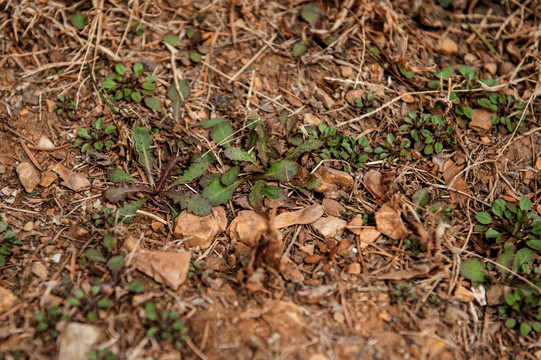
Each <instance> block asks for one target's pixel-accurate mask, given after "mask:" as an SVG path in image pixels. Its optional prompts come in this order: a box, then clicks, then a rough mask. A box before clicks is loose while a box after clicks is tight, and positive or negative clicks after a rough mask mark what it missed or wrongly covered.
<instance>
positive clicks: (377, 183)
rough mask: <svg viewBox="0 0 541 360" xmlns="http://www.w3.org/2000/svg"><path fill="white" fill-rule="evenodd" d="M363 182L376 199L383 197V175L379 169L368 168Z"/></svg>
mask: <svg viewBox="0 0 541 360" xmlns="http://www.w3.org/2000/svg"><path fill="white" fill-rule="evenodd" d="M363 183H364V185H365V186H366V189H367V190H368V191H369V192H370V194H372V196H374V197H375V198H376V199H377V200H382V199H383V198H384V197H385V191H386V189H385V186H384V185H383V175H382V174H381V173H380V172H379V171H376V170H368V172H367V173H366V174H365V175H364V179H363Z"/></svg>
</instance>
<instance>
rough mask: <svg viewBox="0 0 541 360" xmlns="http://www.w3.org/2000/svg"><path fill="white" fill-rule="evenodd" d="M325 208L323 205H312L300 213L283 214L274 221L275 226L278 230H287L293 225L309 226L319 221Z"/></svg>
mask: <svg viewBox="0 0 541 360" xmlns="http://www.w3.org/2000/svg"><path fill="white" fill-rule="evenodd" d="M324 212H325V208H324V207H323V206H321V205H312V206H309V207H307V208H304V209H302V210H298V211H292V212H287V213H281V214H279V215H277V216H276V218H275V219H274V225H275V226H276V228H277V229H281V228H285V227H288V226H291V225H307V224H311V223H313V222H314V221H316V220H317V219H319V218H320V217H321V216H322V215H323V213H324Z"/></svg>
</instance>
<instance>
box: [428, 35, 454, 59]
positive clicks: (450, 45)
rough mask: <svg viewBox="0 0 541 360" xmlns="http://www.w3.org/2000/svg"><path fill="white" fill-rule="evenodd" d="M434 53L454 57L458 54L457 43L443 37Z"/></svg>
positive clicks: (435, 47)
mask: <svg viewBox="0 0 541 360" xmlns="http://www.w3.org/2000/svg"><path fill="white" fill-rule="evenodd" d="M434 51H436V52H439V53H440V54H445V55H452V54H455V53H457V52H458V46H457V44H456V42H454V41H453V40H451V39H449V38H448V37H442V38H440V40H438V42H437V43H436V45H435V46H434Z"/></svg>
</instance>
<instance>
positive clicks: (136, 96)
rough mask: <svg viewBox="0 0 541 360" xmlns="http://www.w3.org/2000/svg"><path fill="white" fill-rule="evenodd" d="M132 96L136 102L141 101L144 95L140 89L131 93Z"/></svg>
mask: <svg viewBox="0 0 541 360" xmlns="http://www.w3.org/2000/svg"><path fill="white" fill-rule="evenodd" d="M130 98H131V99H132V100H133V101H135V102H140V101H141V99H142V95H141V93H140V92H139V91H136V92H132V93H131V94H130Z"/></svg>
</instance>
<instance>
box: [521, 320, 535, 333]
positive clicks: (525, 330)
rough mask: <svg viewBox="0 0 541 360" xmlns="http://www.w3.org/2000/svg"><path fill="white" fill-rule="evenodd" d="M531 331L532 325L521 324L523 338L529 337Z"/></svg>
mask: <svg viewBox="0 0 541 360" xmlns="http://www.w3.org/2000/svg"><path fill="white" fill-rule="evenodd" d="M530 331H532V327H531V326H530V324H528V323H525V322H523V323H522V324H520V334H521V335H522V336H527V335H528V334H529V333H530Z"/></svg>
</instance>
